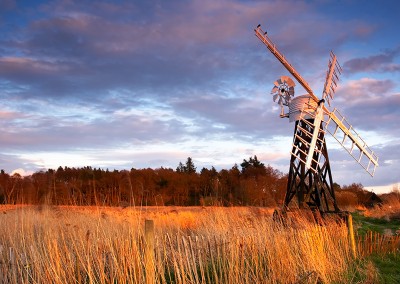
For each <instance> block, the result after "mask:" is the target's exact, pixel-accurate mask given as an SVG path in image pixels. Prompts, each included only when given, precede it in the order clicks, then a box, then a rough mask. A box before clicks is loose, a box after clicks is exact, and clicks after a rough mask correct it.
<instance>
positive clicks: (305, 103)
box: [254, 25, 378, 213]
mask: <svg viewBox="0 0 400 284" xmlns="http://www.w3.org/2000/svg"><path fill="white" fill-rule="evenodd" d="M254 31H255V34H256V36H257V37H258V38H259V39H260V40H261V42H262V43H264V44H265V45H266V46H267V48H268V49H269V51H270V52H271V53H272V54H273V55H274V56H275V57H276V58H277V59H278V60H279V61H280V62H281V63H282V64H283V66H285V67H286V69H287V70H288V71H289V73H290V74H292V75H293V76H294V78H295V79H296V81H297V82H298V83H299V84H300V85H301V86H303V88H304V89H305V90H306V91H307V94H305V95H301V96H297V97H294V87H295V83H294V81H293V80H292V79H291V78H290V77H288V76H282V77H280V78H279V79H278V80H277V81H275V83H274V87H273V89H272V91H271V94H272V95H273V100H274V101H277V103H278V104H279V105H280V107H281V113H280V117H281V118H289V122H295V128H294V135H293V144H292V151H291V159H290V168H289V176H288V184H287V190H286V196H285V200H284V204H283V211H286V210H288V209H289V204H290V203H291V201H292V200H293V198H294V197H296V198H297V204H298V207H299V208H300V209H302V208H309V209H312V210H318V211H319V212H321V213H330V212H340V209H339V207H338V205H337V203H336V198H335V192H334V188H333V181H332V173H331V167H330V164H329V157H328V151H327V147H326V141H325V134H326V132H328V133H330V134H331V135H332V136H333V137H334V138H335V139H336V140H337V141H338V142H339V144H340V145H342V146H343V148H344V149H346V151H347V152H348V153H349V154H350V155H351V156H352V157H353V158H354V159H355V160H356V161H357V162H358V163H359V164H360V165H361V166H362V167H363V168H364V169H365V170H366V171H367V172H368V173H369V174H370V175H371V176H373V175H374V173H375V169H376V167H377V166H378V157H377V155H376V154H375V153H374V152H373V151H372V150H371V149H370V148H369V147H368V146H367V144H366V143H365V142H364V140H363V139H362V138H361V137H360V135H359V134H358V133H357V132H356V131H355V130H354V128H353V126H352V125H351V124H349V123H348V122H347V120H346V119H345V118H344V117H343V116H342V115H341V114H340V112H339V111H338V110H337V109H336V108H334V109H333V110H332V111H331V110H329V109H328V108H327V106H326V105H325V103H327V104H328V106H329V107H330V106H331V100H332V99H333V95H334V93H335V89H336V86H337V81H338V80H339V75H340V74H341V71H342V68H341V67H340V65H339V63H338V62H337V60H336V55H334V54H333V52H331V54H330V59H329V62H328V71H327V73H326V80H325V85H324V89H323V93H322V98H321V99H319V98H318V97H317V96H316V95H315V94H314V92H313V90H312V89H311V88H310V86H309V85H308V83H307V82H306V81H305V80H304V79H303V78H302V77H301V76H300V74H299V73H298V72H297V71H296V70H295V69H294V67H293V66H292V65H291V64H290V63H289V62H288V61H287V60H286V58H285V57H284V56H283V54H282V53H281V52H280V51H279V50H278V48H277V47H276V45H275V44H274V43H273V42H272V41H271V39H270V38H269V37H268V36H267V33H266V32H264V31H263V30H262V29H261V26H260V25H258V26H257V27H256V29H255V30H254ZM287 108H288V112H287V113H285V109H287Z"/></svg>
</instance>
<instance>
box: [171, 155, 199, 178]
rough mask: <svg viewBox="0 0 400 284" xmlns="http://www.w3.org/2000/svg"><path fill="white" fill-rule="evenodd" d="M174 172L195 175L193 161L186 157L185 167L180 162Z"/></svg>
mask: <svg viewBox="0 0 400 284" xmlns="http://www.w3.org/2000/svg"><path fill="white" fill-rule="evenodd" d="M176 171H177V172H178V173H186V174H194V173H196V167H195V166H194V163H193V159H192V158H191V157H188V158H187V160H186V163H185V165H183V164H182V162H179V165H178V167H177V168H176Z"/></svg>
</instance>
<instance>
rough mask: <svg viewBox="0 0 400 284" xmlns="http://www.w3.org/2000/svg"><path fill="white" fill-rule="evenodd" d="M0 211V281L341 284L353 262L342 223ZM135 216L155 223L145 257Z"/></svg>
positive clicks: (105, 211)
mask: <svg viewBox="0 0 400 284" xmlns="http://www.w3.org/2000/svg"><path fill="white" fill-rule="evenodd" d="M0 210H2V208H1V207H0ZM3 213H4V214H1V216H0V218H1V224H2V226H1V227H0V283H316V282H317V281H319V282H320V283H345V282H347V279H348V277H349V276H348V270H349V266H351V265H352V263H353V259H352V257H351V254H350V251H349V249H348V237H347V229H346V227H345V226H344V225H343V224H340V223H337V222H329V223H328V224H327V225H326V226H318V225H316V224H314V223H310V222H308V221H307V220H306V219H302V218H301V217H300V216H297V217H295V218H296V222H294V223H293V224H291V225H282V224H277V223H274V222H273V221H272V218H271V215H270V212H267V211H266V210H263V209H257V208H206V209H202V208H190V209H189V208H187V209H185V208H177V209H173V208H167V207H163V208H158V209H146V208H141V209H135V208H133V209H130V208H126V209H120V208H119V209H118V208H117V209H115V208H94V207H74V208H71V207H53V208H52V207H44V208H41V210H38V209H37V208H35V207H24V208H20V209H15V210H5V209H4V210H3ZM145 219H152V220H154V224H155V233H154V234H155V239H154V246H153V248H152V249H151V250H152V251H151V252H150V254H149V252H148V251H146V240H145V233H144V222H145ZM147 250H148V247H147Z"/></svg>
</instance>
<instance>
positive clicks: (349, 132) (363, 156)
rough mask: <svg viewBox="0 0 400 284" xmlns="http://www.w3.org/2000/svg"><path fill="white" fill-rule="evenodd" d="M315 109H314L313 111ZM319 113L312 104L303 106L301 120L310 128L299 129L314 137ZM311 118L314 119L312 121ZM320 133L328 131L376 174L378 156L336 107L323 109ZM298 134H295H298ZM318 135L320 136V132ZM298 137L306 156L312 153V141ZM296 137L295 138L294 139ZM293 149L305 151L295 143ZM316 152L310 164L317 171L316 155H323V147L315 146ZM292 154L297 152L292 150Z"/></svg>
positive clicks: (307, 135)
mask: <svg viewBox="0 0 400 284" xmlns="http://www.w3.org/2000/svg"><path fill="white" fill-rule="evenodd" d="M313 110H314V111H313ZM316 113H317V109H316V108H315V107H314V106H313V105H311V104H307V105H305V106H304V107H303V110H302V111H301V114H300V120H301V121H303V122H304V123H305V124H307V125H309V126H310V129H311V130H309V129H306V128H302V127H300V128H299V131H301V132H303V133H304V135H305V136H306V137H310V138H311V137H313V134H314V129H315V125H314V124H315V116H316ZM311 120H313V121H312V122H311ZM318 131H319V133H323V135H325V134H326V132H328V133H329V134H331V135H332V137H333V138H335V139H336V141H337V142H338V143H339V144H340V145H341V146H342V147H343V148H344V149H345V150H346V151H347V152H348V153H349V154H350V156H352V157H353V158H354V160H355V161H356V162H357V163H359V164H360V165H361V167H363V168H364V169H365V171H366V172H367V173H368V174H370V175H371V176H374V174H375V170H376V168H377V166H378V156H377V155H376V154H375V153H374V152H373V151H372V150H371V149H370V148H369V147H368V145H367V144H366V142H365V141H364V140H363V139H362V138H361V136H360V135H359V134H358V133H357V131H356V130H355V129H354V128H353V126H352V125H351V124H350V123H348V121H347V120H346V118H345V117H344V116H343V115H342V114H341V113H340V112H339V111H338V110H337V109H336V108H334V109H333V111H331V112H330V111H325V110H324V111H323V116H322V120H321V126H320V127H319V129H318ZM296 135H297V134H295V136H296ZM317 137H320V135H319V134H318V135H317ZM297 138H298V139H302V140H304V143H305V145H306V146H307V147H306V150H307V152H304V154H305V155H306V157H308V156H309V155H310V153H309V150H310V147H311V143H312V141H306V140H305V139H304V138H301V137H300V136H298V135H297ZM295 139H296V137H295V138H294V140H295ZM317 142H318V144H319V145H320V143H322V141H321V140H320V139H319V138H317ZM293 147H294V148H293V149H296V151H297V150H299V151H304V150H301V149H297V148H296V147H295V145H294V144H293ZM314 152H315V153H317V154H318V155H314V154H313V155H312V162H311V165H310V167H309V168H310V169H311V170H313V171H314V172H316V171H317V166H318V165H320V164H321V163H320V161H319V159H316V158H315V157H321V155H320V153H321V149H319V148H318V147H317V146H316V147H315V148H314ZM291 154H292V155H295V154H296V153H295V152H294V151H293V150H292V152H291ZM301 162H303V163H304V164H306V163H307V160H306V159H304V160H303V159H302V160H301Z"/></svg>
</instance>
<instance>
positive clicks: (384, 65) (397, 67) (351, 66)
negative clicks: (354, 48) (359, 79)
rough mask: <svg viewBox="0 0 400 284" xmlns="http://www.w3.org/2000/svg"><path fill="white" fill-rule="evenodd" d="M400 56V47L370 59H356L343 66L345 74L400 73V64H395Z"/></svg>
mask: <svg viewBox="0 0 400 284" xmlns="http://www.w3.org/2000/svg"><path fill="white" fill-rule="evenodd" d="M399 54H400V47H397V48H396V49H393V50H389V51H386V52H384V53H381V54H377V55H371V56H368V57H361V58H354V59H351V60H349V61H346V62H345V63H344V65H343V67H344V70H345V72H349V73H358V72H398V71H400V64H398V63H395V61H394V60H395V58H396V57H398V56H399Z"/></svg>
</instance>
